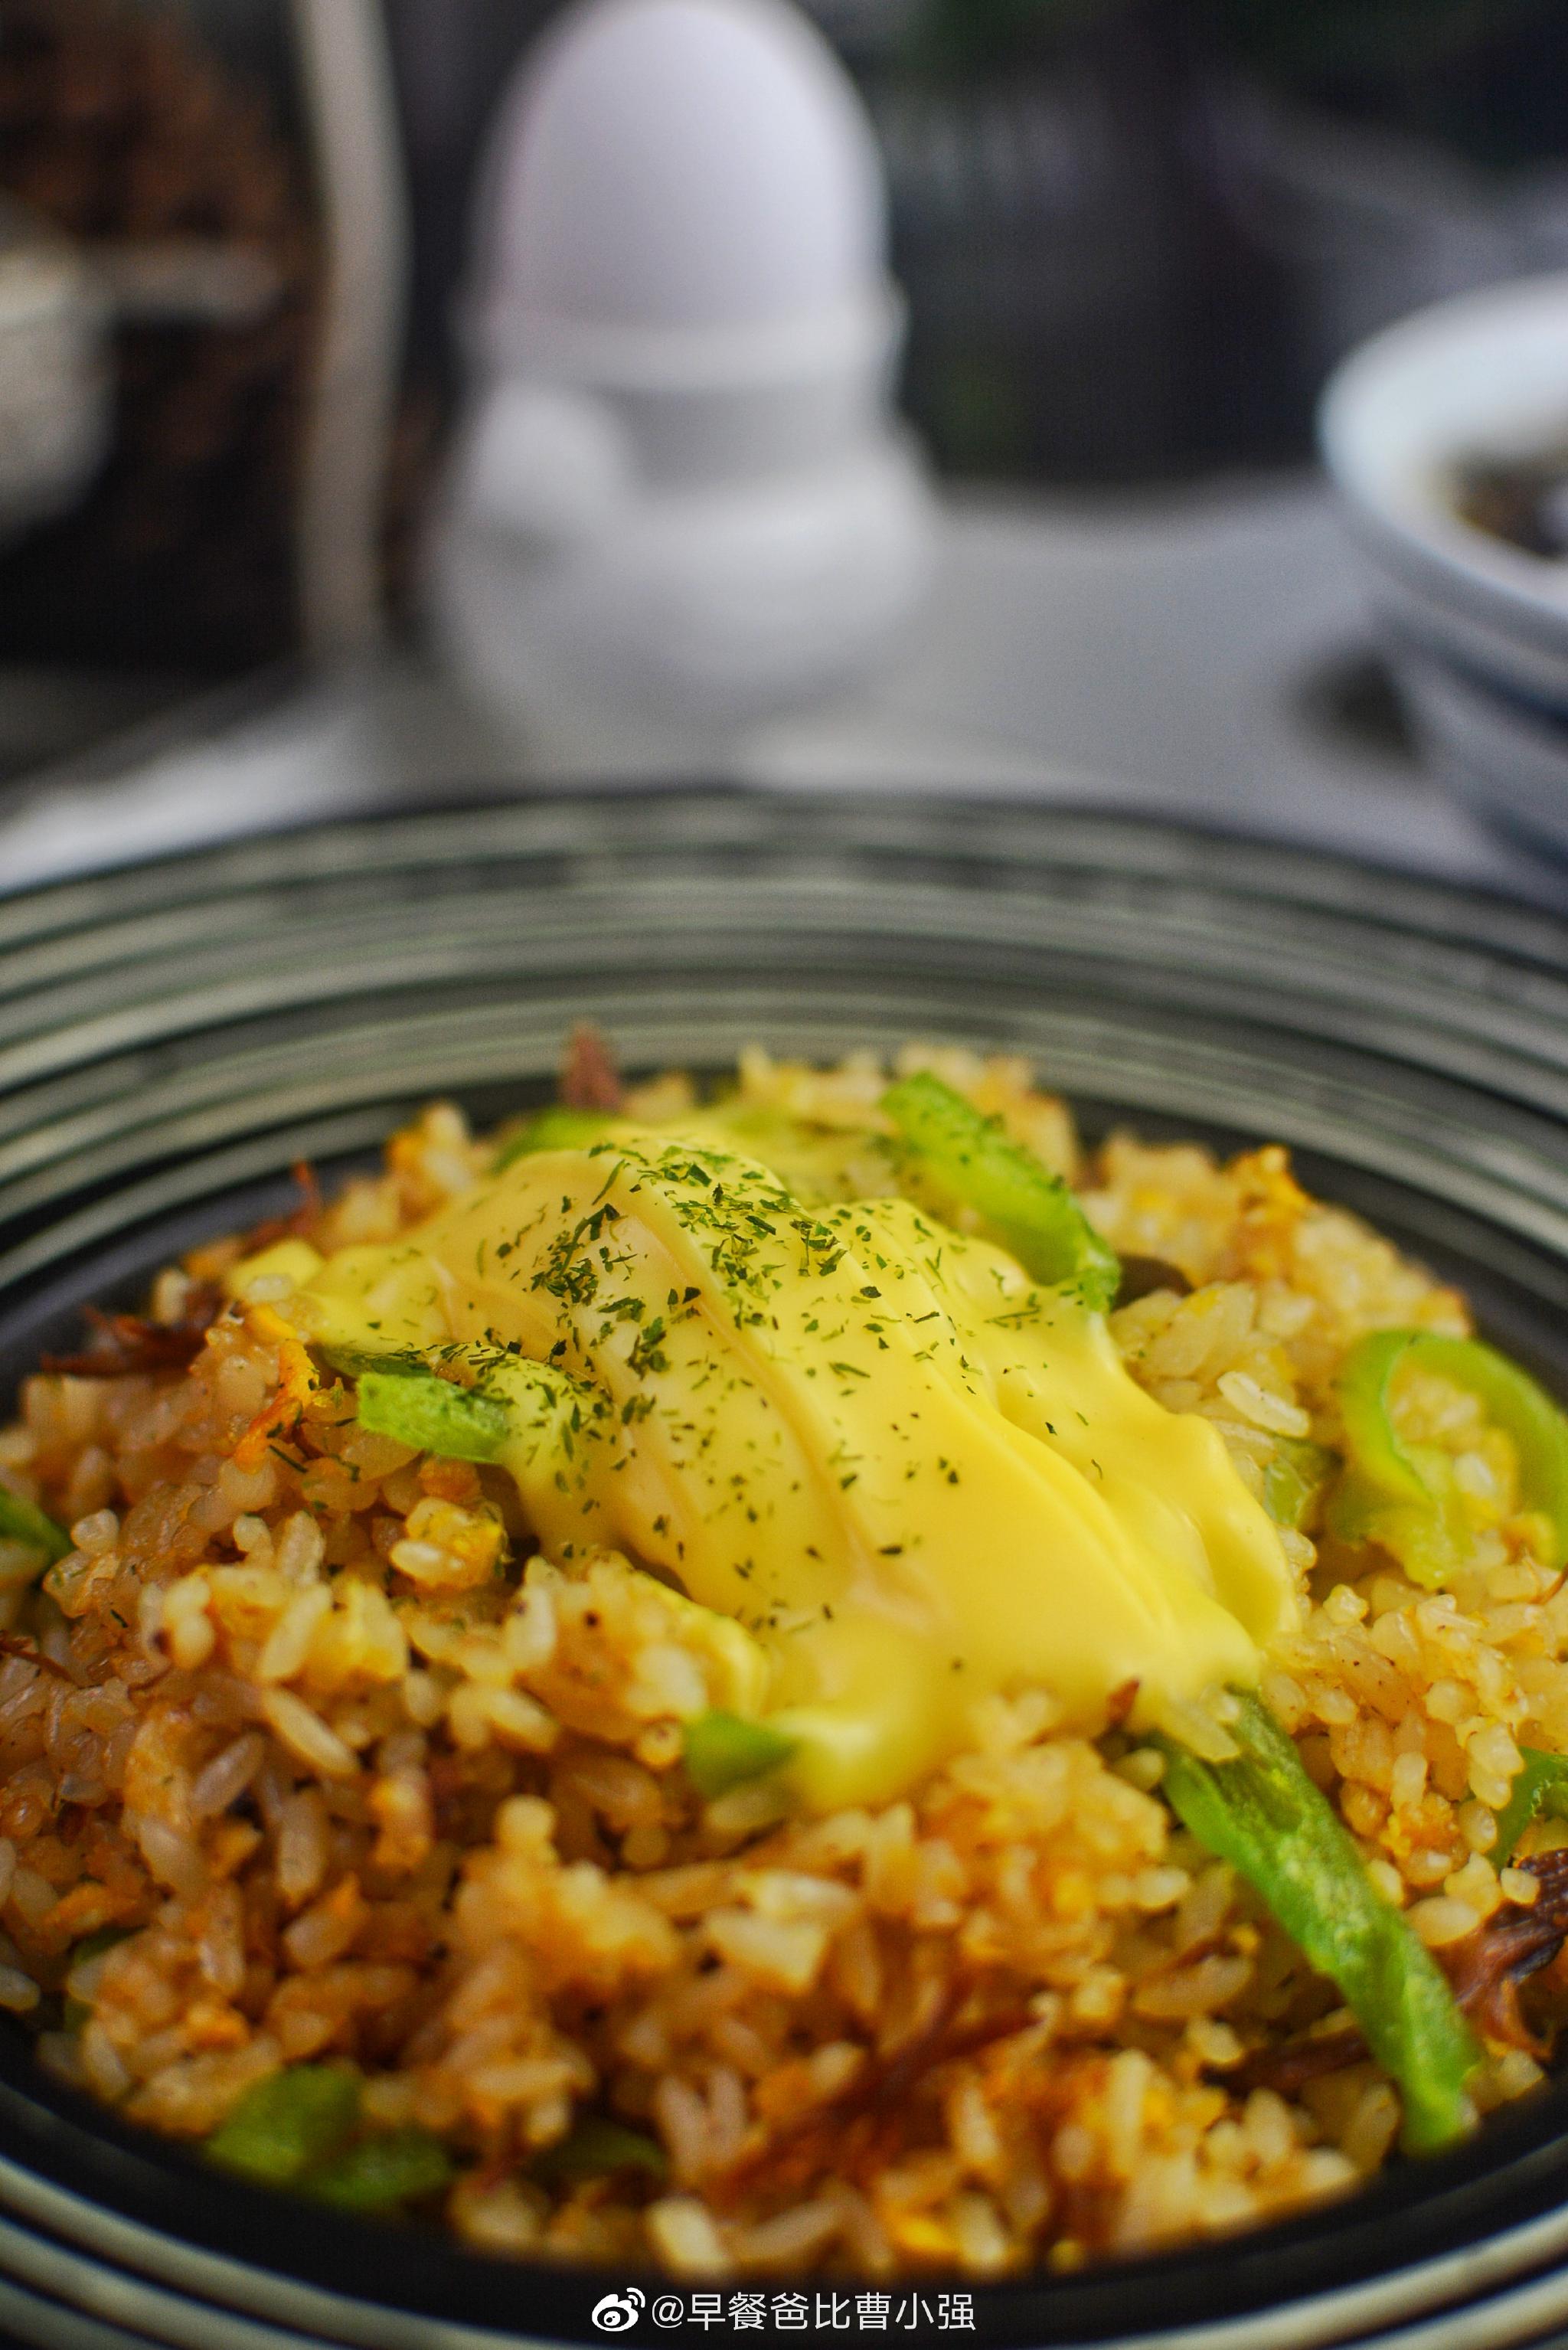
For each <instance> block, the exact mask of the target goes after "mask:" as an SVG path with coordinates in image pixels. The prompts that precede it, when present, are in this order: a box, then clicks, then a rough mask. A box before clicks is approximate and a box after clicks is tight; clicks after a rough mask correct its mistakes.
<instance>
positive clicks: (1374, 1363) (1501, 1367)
mask: <svg viewBox="0 0 1568 2350" xmlns="http://www.w3.org/2000/svg"><path fill="white" fill-rule="evenodd" d="M1406 1364H1413V1365H1415V1366H1417V1367H1420V1368H1423V1369H1426V1370H1429V1371H1435V1372H1437V1373H1438V1376H1439V1377H1440V1378H1446V1379H1450V1380H1452V1382H1453V1383H1454V1385H1455V1386H1456V1387H1459V1388H1465V1389H1466V1390H1467V1391H1468V1392H1469V1394H1471V1395H1473V1396H1474V1397H1475V1398H1476V1399H1477V1400H1478V1401H1479V1402H1480V1405H1481V1408H1482V1409H1483V1410H1484V1411H1485V1413H1486V1415H1487V1418H1488V1419H1490V1421H1491V1422H1492V1424H1493V1426H1494V1427H1497V1428H1501V1430H1503V1431H1504V1433H1505V1434H1506V1435H1508V1436H1509V1437H1511V1439H1512V1441H1513V1445H1514V1448H1515V1451H1516V1452H1517V1455H1518V1459H1519V1483H1520V1497H1521V1501H1522V1503H1523V1504H1524V1506H1525V1508H1526V1509H1529V1510H1536V1511H1539V1512H1540V1513H1542V1515H1543V1516H1544V1517H1545V1518H1546V1519H1547V1520H1548V1521H1549V1523H1550V1524H1551V1526H1552V1552H1551V1557H1550V1561H1549V1563H1550V1564H1551V1565H1552V1566H1558V1567H1560V1566H1563V1565H1568V1419H1564V1417H1563V1413H1562V1412H1561V1411H1560V1410H1559V1409H1558V1408H1557V1406H1556V1405H1555V1404H1554V1403H1553V1402H1552V1399H1551V1397H1550V1396H1549V1395H1547V1393H1546V1392H1545V1390H1544V1389H1543V1388H1541V1387H1538V1386H1537V1384H1536V1382H1535V1381H1534V1380H1533V1379H1532V1378H1531V1377H1530V1375H1529V1373H1528V1372H1527V1371H1522V1370H1521V1369H1520V1367H1519V1365H1518V1364H1517V1363H1511V1362H1510V1361H1509V1359H1508V1357H1507V1356H1506V1355H1500V1354H1499V1353H1498V1352H1497V1350H1496V1348H1495V1347H1488V1346H1484V1345H1483V1344H1482V1343H1481V1341H1480V1339H1479V1338H1445V1337H1442V1336H1439V1335H1438V1333H1437V1332H1435V1331H1431V1330H1375V1331H1373V1332H1371V1333H1370V1334H1369V1335H1368V1336H1366V1337H1365V1338H1362V1339H1359V1340H1358V1341H1357V1342H1356V1344H1355V1346H1354V1347H1352V1348H1351V1349H1350V1351H1349V1353H1348V1354H1347V1355H1346V1357H1345V1362H1344V1364H1343V1365H1342V1367H1341V1369H1340V1373H1339V1377H1338V1379H1337V1380H1336V1382H1335V1385H1336V1388H1337V1390H1338V1395H1339V1405H1340V1414H1341V1417H1342V1419H1343V1420H1344V1423H1345V1456H1346V1474H1345V1481H1344V1482H1343V1484H1342V1485H1341V1487H1340V1490H1339V1492H1337V1493H1336V1494H1335V1496H1334V1506H1333V1509H1332V1511H1331V1513H1330V1518H1331V1523H1333V1526H1334V1531H1335V1532H1336V1533H1337V1534H1344V1535H1345V1536H1347V1537H1348V1538H1349V1539H1351V1540H1352V1541H1365V1540H1368V1539H1370V1540H1372V1541H1375V1542H1379V1543H1381V1544H1383V1546H1384V1548H1385V1549H1386V1550H1387V1551H1389V1552H1391V1553H1392V1555H1394V1556H1395V1557H1396V1558H1397V1560H1398V1561H1399V1563H1400V1565H1402V1566H1403V1567H1404V1569H1405V1571H1406V1573H1407V1575H1409V1576H1410V1577H1411V1579H1412V1581H1414V1582H1417V1583H1422V1584H1425V1585H1427V1586H1428V1587H1430V1588H1436V1587H1437V1586H1439V1585H1440V1584H1442V1583H1444V1582H1445V1581H1446V1580H1447V1579H1448V1577H1449V1575H1451V1574H1452V1573H1453V1571H1454V1569H1455V1567H1456V1566H1457V1565H1459V1562H1460V1560H1461V1559H1462V1558H1463V1556H1464V1555H1465V1550H1466V1546H1467V1541H1468V1536H1467V1533H1466V1527H1465V1522H1464V1516H1463V1511H1462V1507H1461V1504H1460V1500H1459V1488H1458V1485H1457V1482H1456V1481H1455V1477H1454V1471H1453V1462H1452V1461H1451V1460H1450V1459H1449V1455H1448V1454H1447V1453H1446V1452H1444V1451H1441V1449H1440V1448H1438V1447H1436V1446H1431V1445H1419V1444H1410V1443H1407V1441H1406V1440H1405V1439H1404V1438H1403V1437H1401V1435H1400V1434H1399V1431H1398V1430H1397V1428H1396V1426H1395V1424H1394V1416H1393V1408H1392V1401H1391V1395H1392V1388H1393V1383H1394V1379H1395V1377H1396V1375H1397V1372H1398V1371H1399V1370H1400V1369H1401V1368H1402V1367H1404V1366H1405V1365H1406Z"/></svg>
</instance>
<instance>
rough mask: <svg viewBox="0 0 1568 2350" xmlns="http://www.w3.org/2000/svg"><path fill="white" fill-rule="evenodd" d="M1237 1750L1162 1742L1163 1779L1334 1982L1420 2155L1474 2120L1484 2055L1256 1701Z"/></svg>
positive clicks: (1249, 1705) (1181, 1812) (1246, 1704)
mask: <svg viewBox="0 0 1568 2350" xmlns="http://www.w3.org/2000/svg"><path fill="white" fill-rule="evenodd" d="M1232 1735H1233V1736H1234V1738H1235V1740H1236V1742H1237V1744H1238V1745H1239V1746H1240V1747H1241V1754H1240V1755H1239V1756H1238V1757H1237V1758H1236V1759H1235V1760H1234V1761H1232V1762H1229V1763H1202V1762H1199V1759H1198V1757H1197V1756H1196V1755H1194V1754H1190V1753H1189V1752H1188V1751H1187V1750H1186V1748H1185V1747H1180V1746H1176V1745H1174V1744H1172V1743H1170V1742H1168V1741H1165V1740H1162V1741H1161V1742H1160V1743H1161V1745H1162V1746H1163V1748H1164V1752H1165V1754H1166V1773H1165V1777H1164V1779H1163V1781H1162V1782H1161V1785H1162V1788H1163V1791H1164V1793H1165V1794H1167V1795H1168V1797H1169V1800H1170V1803H1171V1804H1172V1806H1173V1808H1174V1809H1175V1811H1176V1813H1177V1814H1178V1816H1179V1818H1180V1819H1181V1820H1182V1821H1183V1822H1184V1823H1185V1825H1187V1826H1188V1827H1189V1828H1190V1830H1191V1831H1192V1834H1193V1835H1195V1836H1196V1837H1197V1838H1198V1840H1199V1844H1202V1845H1205V1846H1208V1848H1209V1850H1210V1852H1212V1853H1216V1854H1218V1856H1220V1859H1221V1860H1228V1861H1229V1862H1230V1863H1231V1866H1232V1867H1233V1868H1235V1869H1236V1870H1238V1871H1239V1872H1240V1874H1241V1876H1242V1877H1245V1878H1246V1880H1247V1882H1248V1884H1249V1885H1251V1887H1252V1889H1253V1891H1254V1892H1255V1893H1257V1894H1258V1895H1259V1897H1260V1898H1261V1899H1262V1901H1263V1902H1264V1903H1265V1905H1266V1906H1267V1908H1269V1910H1270V1911H1271V1912H1272V1915H1273V1917H1274V1918H1277V1919H1278V1921H1279V1923H1280V1924H1281V1925H1282V1927H1283V1928H1284V1930H1285V1932H1286V1933H1287V1934H1288V1935H1289V1936H1290V1938H1291V1939H1292V1940H1293V1942H1295V1943H1296V1944H1297V1945H1298V1947H1299V1948H1300V1949H1301V1950H1303V1952H1304V1953H1305V1955H1306V1957H1307V1958H1308V1960H1310V1961H1311V1963H1312V1964H1313V1965H1314V1967H1315V1968H1316V1969H1317V1970H1318V1972H1319V1973H1320V1974H1324V1975H1327V1976H1328V1977H1329V1979H1330V1981H1333V1982H1334V1983H1337V1985H1338V1986H1339V1989H1340V1991H1341V1992H1342V1994H1343V1995H1344V1998H1345V2004H1346V2006H1348V2007H1349V2009H1350V2010H1351V2012H1352V2013H1353V2014H1354V2015H1355V2019H1356V2021H1357V2022H1358V2023H1359V2024H1360V2026H1361V2029H1362V2031H1363V2032H1364V2033H1366V2043H1367V2045H1368V2047H1369V2048H1370V2049H1371V2050H1372V2053H1373V2054H1374V2055H1375V2056H1376V2059H1377V2061H1378V2063H1379V2064H1381V2065H1382V2066H1383V2068H1384V2070H1385V2071H1386V2073H1388V2074H1390V2076H1391V2077H1392V2078H1393V2079H1394V2080H1395V2081H1396V2082H1397V2084H1398V2086H1399V2090H1400V2093H1401V2095H1402V2096H1403V2098H1404V2101H1405V2143H1406V2145H1407V2147H1409V2148H1410V2149H1411V2151H1412V2152H1416V2153H1421V2152H1428V2151H1430V2150H1431V2149H1432V2148H1434V2147H1440V2146H1446V2145H1447V2144H1448V2143H1449V2141H1450V2140H1451V2139H1453V2138H1456V2137H1461V2136H1462V2135H1463V2133H1464V2132H1465V2131H1466V2130H1467V2129H1468V2128H1469V2126H1470V2124H1471V2122H1472V2121H1473V2120H1474V2118H1475V2116H1474V2109H1473V2108H1472V2106H1471V2105H1470V2102H1469V2097H1468V2096H1467V2095H1466V2093H1465V2084H1466V2081H1467V2079H1468V2078H1469V2073H1470V2070H1471V2068H1472V2067H1473V2066H1474V2065H1475V2064H1476V2063H1477V2062H1478V2061H1479V2059H1480V2048H1479V2047H1478V2046H1477V2044H1476V2042H1475V2039H1474V2037H1473V2035H1472V2033H1471V2032H1470V2029H1469V2025H1468V2024H1467V2023H1466V2022H1465V2020H1464V2017H1463V2016H1462V2015H1461V2014H1460V2012H1459V2008H1458V2006H1457V2005H1456V2003H1455V2001H1454V1995H1453V1992H1452V1991H1450V1990H1449V1984H1448V1981H1447V1979H1446V1977H1445V1976H1444V1974H1443V1972H1442V1970H1441V1969H1440V1968H1439V1967H1438V1963H1437V1961H1436V1960H1435V1959H1434V1958H1433V1957H1432V1955H1431V1953H1430V1951H1429V1950H1427V1948H1426V1946H1425V1945H1424V1944H1423V1943H1422V1942H1421V1941H1420V1940H1419V1939H1417V1935H1416V1934H1415V1933H1414V1932H1413V1931H1412V1930H1411V1928H1410V1926H1409V1924H1408V1923H1407V1920H1406V1918H1404V1917H1403V1915H1402V1914H1401V1913H1400V1911H1399V1910H1397V1909H1396V1908H1393V1907H1392V1906H1391V1905H1390V1904H1389V1903H1388V1902H1386V1900H1385V1899H1384V1898H1383V1897H1382V1895H1381V1894H1380V1893H1379V1892H1378V1891H1377V1890H1376V1887H1375V1886H1374V1885H1373V1883H1372V1881H1371V1879H1370V1877H1368V1876H1367V1874H1366V1868H1365V1866H1363V1864H1362V1859H1361V1856H1360V1854H1359V1853H1358V1852H1357V1851H1356V1848H1355V1844H1354V1843H1353V1842H1352V1840H1351V1837H1350V1835H1349V1834H1348V1833H1347V1831H1346V1830H1345V1827H1344V1826H1342V1825H1341V1824H1340V1821H1339V1820H1338V1818H1337V1817H1336V1816H1335V1814H1334V1812H1333V1810H1332V1809H1331V1808H1330V1806H1329V1804H1328V1802H1327V1799H1326V1798H1325V1797H1324V1795H1323V1794H1322V1793H1321V1792H1320V1790H1319V1789H1318V1788H1317V1787H1316V1786H1314V1783H1313V1782H1312V1780H1311V1779H1310V1778H1309V1777H1308V1776H1307V1773H1306V1771H1305V1768H1304V1767H1303V1763H1302V1760H1301V1757H1300V1755H1299V1754H1298V1753H1297V1752H1296V1748H1295V1742H1294V1741H1293V1739H1291V1738H1289V1737H1287V1735H1286V1733H1285V1732H1284V1731H1282V1729H1281V1727H1280V1725H1279V1723H1278V1722H1277V1721H1275V1720H1274V1718H1273V1716H1272V1714H1271V1713H1270V1712H1269V1711H1268V1709H1267V1708H1266V1707H1265V1706H1263V1705H1262V1704H1260V1703H1259V1701H1258V1700H1257V1699H1256V1698H1254V1697H1246V1698H1243V1699H1242V1700H1241V1714H1240V1717H1239V1719H1238V1720H1237V1721H1236V1722H1235V1723H1234V1724H1233V1725H1232Z"/></svg>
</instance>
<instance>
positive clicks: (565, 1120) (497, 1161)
mask: <svg viewBox="0 0 1568 2350" xmlns="http://www.w3.org/2000/svg"><path fill="white" fill-rule="evenodd" d="M610 1123H611V1120H610V1119H609V1118H608V1117H607V1114H606V1113H605V1112H604V1111H603V1110H599V1109H568V1108H567V1107H566V1104H565V1103H564V1102H556V1103H552V1105H551V1106H550V1107H549V1108H548V1109H539V1110H535V1113H534V1115H533V1117H532V1118H530V1119H529V1120H528V1123H527V1125H526V1126H524V1127H522V1128H519V1129H518V1131H517V1132H516V1133H515V1134H514V1135H511V1136H509V1137H508V1139H506V1141H504V1143H503V1144H502V1146H501V1148H500V1149H499V1150H498V1151H497V1152H496V1154H495V1158H494V1160H493V1163H492V1166H491V1170H490V1171H491V1173H492V1174H493V1175H499V1174H502V1173H503V1172H504V1170H505V1169H506V1168H508V1167H512V1166H514V1165H515V1164H516V1162H517V1160H518V1159H525V1158H526V1157H527V1156H528V1154H529V1152H530V1151H532V1150H583V1149H587V1146H588V1144H589V1143H592V1142H599V1141H602V1140H603V1139H604V1136H605V1134H606V1132H607V1129H608V1128H609V1126H610Z"/></svg>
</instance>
